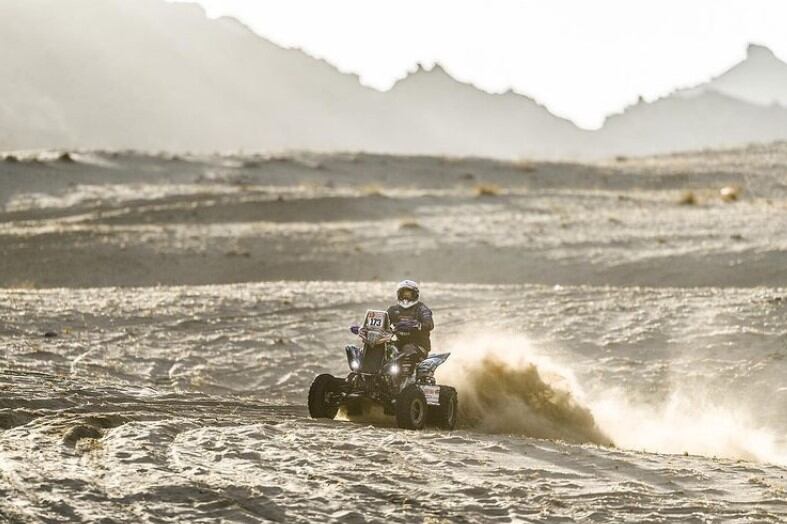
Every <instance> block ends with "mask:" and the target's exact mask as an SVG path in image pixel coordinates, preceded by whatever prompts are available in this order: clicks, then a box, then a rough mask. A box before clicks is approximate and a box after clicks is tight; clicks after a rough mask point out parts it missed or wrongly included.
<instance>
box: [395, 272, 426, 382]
mask: <svg viewBox="0 0 787 524" xmlns="http://www.w3.org/2000/svg"><path fill="white" fill-rule="evenodd" d="M419 296H420V293H419V291H418V284H417V283H416V282H413V281H412V280H402V281H401V282H399V285H398V286H396V304H394V305H393V306H391V307H389V308H388V318H389V320H390V321H391V323H392V324H393V325H394V329H395V331H396V338H397V339H398V342H397V343H396V345H397V347H398V348H399V350H400V351H401V352H402V353H404V355H405V356H404V358H403V359H402V367H403V369H402V371H403V376H407V375H408V374H409V373H410V371H411V369H412V368H411V367H410V366H412V365H415V364H417V363H418V362H420V361H422V360H423V359H425V358H426V355H428V354H429V351H430V350H431V349H432V344H431V342H430V340H429V333H430V332H431V331H432V329H434V320H432V310H431V309H429V308H428V307H426V304H424V303H423V302H420V301H419V300H418V298H419Z"/></svg>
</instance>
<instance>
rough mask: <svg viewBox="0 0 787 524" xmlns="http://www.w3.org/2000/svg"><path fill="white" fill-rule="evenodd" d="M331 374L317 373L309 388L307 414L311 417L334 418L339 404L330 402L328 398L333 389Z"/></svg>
mask: <svg viewBox="0 0 787 524" xmlns="http://www.w3.org/2000/svg"><path fill="white" fill-rule="evenodd" d="M335 383H336V378H335V377H334V376H333V375H328V374H327V373H326V374H323V375H317V378H315V379H314V382H312V385H311V387H310V388H309V415H311V417H312V418H334V417H335V416H336V412H337V411H339V406H336V405H333V404H331V402H330V400H329V398H330V395H331V393H333V392H334V391H335V389H334V384H335Z"/></svg>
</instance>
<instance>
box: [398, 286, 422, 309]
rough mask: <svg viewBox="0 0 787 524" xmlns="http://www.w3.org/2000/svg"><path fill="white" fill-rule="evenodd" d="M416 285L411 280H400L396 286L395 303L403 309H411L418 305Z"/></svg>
mask: <svg viewBox="0 0 787 524" xmlns="http://www.w3.org/2000/svg"><path fill="white" fill-rule="evenodd" d="M419 295H420V293H419V292H418V283H417V282H414V281H412V280H402V281H401V282H399V285H398V286H396V301H397V302H398V303H399V305H400V306H402V307H403V308H405V309H407V308H411V307H413V306H414V305H416V304H417V303H418V297H419Z"/></svg>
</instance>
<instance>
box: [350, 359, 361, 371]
mask: <svg viewBox="0 0 787 524" xmlns="http://www.w3.org/2000/svg"><path fill="white" fill-rule="evenodd" d="M359 367H361V363H360V362H358V361H357V360H353V361H352V362H350V369H352V370H353V371H355V370H357V369H358V368H359Z"/></svg>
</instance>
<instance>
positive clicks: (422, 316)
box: [418, 305, 434, 331]
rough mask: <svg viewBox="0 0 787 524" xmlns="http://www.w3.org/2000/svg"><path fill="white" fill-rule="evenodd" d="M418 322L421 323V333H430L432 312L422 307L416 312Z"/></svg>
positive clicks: (432, 325)
mask: <svg viewBox="0 0 787 524" xmlns="http://www.w3.org/2000/svg"><path fill="white" fill-rule="evenodd" d="M418 322H420V323H421V331H432V330H433V329H434V320H433V319H432V310H431V309H429V308H428V307H426V306H424V305H422V306H421V308H420V310H419V311H418Z"/></svg>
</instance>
